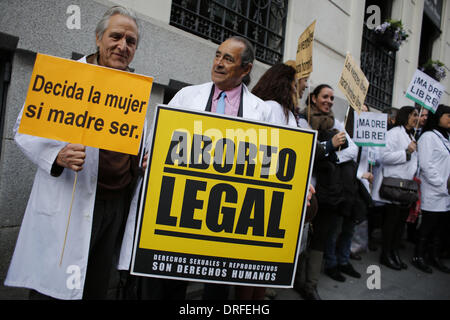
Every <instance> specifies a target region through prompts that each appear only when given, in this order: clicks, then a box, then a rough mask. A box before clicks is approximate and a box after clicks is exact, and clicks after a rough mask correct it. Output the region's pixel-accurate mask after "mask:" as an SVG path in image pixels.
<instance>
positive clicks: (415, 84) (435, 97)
mask: <svg viewBox="0 0 450 320" xmlns="http://www.w3.org/2000/svg"><path fill="white" fill-rule="evenodd" d="M443 93H444V86H443V85H442V84H440V83H439V81H436V80H435V79H433V78H432V77H430V76H429V75H427V74H425V73H423V72H422V71H420V70H416V72H415V73H414V77H413V79H412V81H411V83H410V84H409V87H408V90H407V91H406V97H407V98H408V99H411V100H412V101H414V102H416V103H418V104H420V105H421V106H422V107H424V108H426V109H428V110H430V111H431V112H433V113H435V112H436V109H437V107H438V106H439V101H441V98H442V95H443Z"/></svg>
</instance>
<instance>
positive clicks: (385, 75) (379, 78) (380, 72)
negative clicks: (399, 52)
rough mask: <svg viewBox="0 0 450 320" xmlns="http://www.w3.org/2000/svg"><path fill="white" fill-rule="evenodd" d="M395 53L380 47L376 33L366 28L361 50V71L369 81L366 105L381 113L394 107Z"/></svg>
mask: <svg viewBox="0 0 450 320" xmlns="http://www.w3.org/2000/svg"><path fill="white" fill-rule="evenodd" d="M395 53H396V52H395V51H392V50H388V49H386V48H384V47H383V46H381V45H379V44H378V43H377V41H376V40H375V39H374V32H373V31H372V30H369V29H368V28H367V27H366V26H364V30H363V39H362V48H361V70H362V71H363V72H364V74H365V75H366V77H367V80H369V83H370V86H369V91H368V92H367V97H366V104H367V105H368V106H369V107H371V108H375V109H378V110H380V111H384V110H387V109H389V108H391V107H392V93H393V88H394V73H395Z"/></svg>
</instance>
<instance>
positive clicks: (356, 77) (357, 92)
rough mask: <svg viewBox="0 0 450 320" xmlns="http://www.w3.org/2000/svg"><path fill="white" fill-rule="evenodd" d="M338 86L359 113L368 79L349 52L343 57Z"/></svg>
mask: <svg viewBox="0 0 450 320" xmlns="http://www.w3.org/2000/svg"><path fill="white" fill-rule="evenodd" d="M338 87H339V89H341V91H342V92H343V93H344V95H345V97H346V98H347V100H348V102H349V103H350V106H351V107H352V108H353V109H355V111H356V112H357V113H360V112H361V109H362V106H363V104H364V100H365V99H366V95H367V90H369V81H368V80H367V78H366V76H365V75H364V72H362V70H361V69H360V68H359V66H358V65H357V64H356V62H355V60H353V58H352V56H351V55H350V53H347V57H346V58H345V63H344V69H343V70H342V74H341V78H340V79H339V83H338Z"/></svg>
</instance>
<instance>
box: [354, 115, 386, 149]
mask: <svg viewBox="0 0 450 320" xmlns="http://www.w3.org/2000/svg"><path fill="white" fill-rule="evenodd" d="M386 132H387V114H385V113H375V112H361V113H360V114H359V115H358V114H356V113H355V118H354V124H353V141H354V142H355V144H356V145H357V146H360V147H362V146H372V147H385V146H386Z"/></svg>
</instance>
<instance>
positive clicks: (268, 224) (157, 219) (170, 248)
mask: <svg viewBox="0 0 450 320" xmlns="http://www.w3.org/2000/svg"><path fill="white" fill-rule="evenodd" d="M153 130H154V131H153V137H152V139H151V143H152V145H151V148H150V150H149V160H148V161H149V169H148V171H147V173H146V176H145V179H144V181H145V185H144V187H143V190H144V192H143V196H142V199H141V208H140V213H139V218H138V226H137V234H136V238H135V249H134V256H133V260H132V267H131V272H132V274H135V275H143V276H151V277H162V278H173V279H184V280H194V281H202V282H217V283H230V284H231V283H238V284H242V285H246V284H247V285H263V286H274V287H276V286H279V287H292V285H293V280H294V275H295V270H296V263H297V256H298V250H299V242H300V239H301V238H300V237H301V229H302V226H303V220H304V210H305V208H306V205H305V201H306V195H307V192H308V186H309V180H310V176H311V170H312V159H313V158H314V150H315V149H314V148H315V140H316V132H315V131H312V130H311V131H310V130H304V129H299V128H288V127H281V126H280V127H279V126H273V125H269V124H266V123H259V122H254V121H250V120H244V119H242V118H230V117H223V116H219V115H217V114H214V113H204V112H195V111H187V110H180V109H174V108H170V107H166V106H158V107H157V109H156V112H155V123H154V126H153Z"/></svg>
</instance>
